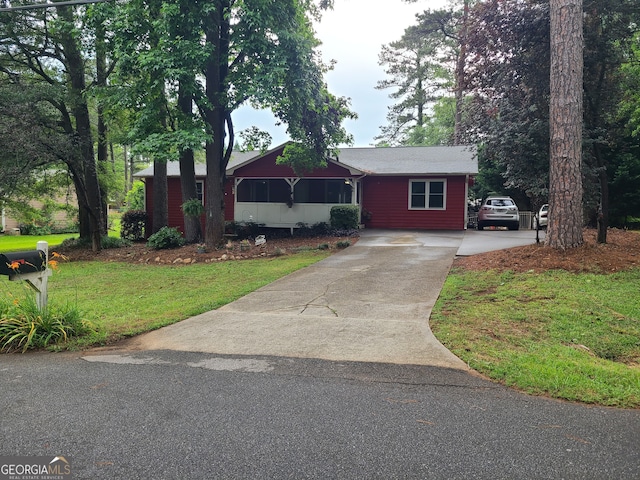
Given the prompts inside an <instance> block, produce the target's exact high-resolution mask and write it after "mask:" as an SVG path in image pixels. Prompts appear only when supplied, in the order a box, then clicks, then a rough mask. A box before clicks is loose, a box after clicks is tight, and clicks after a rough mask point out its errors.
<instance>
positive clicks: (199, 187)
mask: <svg viewBox="0 0 640 480" xmlns="http://www.w3.org/2000/svg"><path fill="white" fill-rule="evenodd" d="M196 195H197V196H198V200H200V201H201V202H202V204H203V205H204V182H203V181H202V180H196Z"/></svg>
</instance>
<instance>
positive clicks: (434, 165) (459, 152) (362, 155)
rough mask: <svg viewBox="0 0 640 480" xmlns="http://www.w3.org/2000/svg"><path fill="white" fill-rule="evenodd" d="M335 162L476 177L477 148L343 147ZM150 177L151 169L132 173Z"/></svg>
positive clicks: (387, 171)
mask: <svg viewBox="0 0 640 480" xmlns="http://www.w3.org/2000/svg"><path fill="white" fill-rule="evenodd" d="M260 156H261V155H260V153H259V152H234V153H233V154H232V156H231V159H230V160H229V167H228V169H233V168H234V167H237V166H239V165H241V164H244V163H247V162H249V161H250V160H252V159H254V158H258V157H260ZM338 162H339V163H342V164H344V165H345V166H347V167H352V168H355V169H357V170H360V171H361V172H363V173H365V174H368V175H451V174H453V175H467V174H469V175H475V174H477V173H478V159H477V156H476V148H475V147H472V146H458V147H386V148H374V147H370V148H342V149H340V150H339V153H338ZM206 173H207V169H206V165H205V164H203V163H197V164H196V176H198V177H204V176H206ZM135 176H136V177H139V178H142V177H152V176H153V166H151V167H149V168H146V169H144V170H142V171H140V172H138V173H136V174H135ZM167 176H169V177H178V176H180V167H179V164H178V162H169V163H168V165H167Z"/></svg>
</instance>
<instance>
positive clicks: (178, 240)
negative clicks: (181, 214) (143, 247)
mask: <svg viewBox="0 0 640 480" xmlns="http://www.w3.org/2000/svg"><path fill="white" fill-rule="evenodd" d="M184 244H185V240H184V238H183V237H182V234H181V233H180V232H179V231H178V229H177V228H173V227H162V228H161V229H160V230H158V231H157V232H156V233H154V234H153V235H151V236H150V237H149V241H148V242H147V246H148V247H151V248H153V249H155V250H163V249H166V248H177V247H181V246H183V245H184Z"/></svg>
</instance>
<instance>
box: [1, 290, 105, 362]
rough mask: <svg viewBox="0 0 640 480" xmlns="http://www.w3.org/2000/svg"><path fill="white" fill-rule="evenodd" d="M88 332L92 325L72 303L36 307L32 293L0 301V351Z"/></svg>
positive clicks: (40, 345) (41, 345)
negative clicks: (70, 304) (23, 296)
mask: <svg viewBox="0 0 640 480" xmlns="http://www.w3.org/2000/svg"><path fill="white" fill-rule="evenodd" d="M91 332H93V329H92V328H91V325H90V324H89V323H88V322H86V321H85V320H83V319H82V316H81V314H80V311H79V310H78V308H77V307H75V306H69V305H67V306H66V307H62V308H52V307H51V306H48V307H47V308H45V309H43V310H39V309H38V306H37V305H36V302H35V299H34V298H33V296H27V297H26V298H25V299H24V300H20V301H18V300H15V301H14V302H13V303H12V304H8V303H6V302H2V304H0V351H6V352H10V351H13V350H22V352H26V351H27V350H28V349H30V348H44V347H47V346H50V345H57V344H60V343H62V342H64V341H66V340H67V339H68V338H71V337H75V336H80V335H85V334H88V333H91Z"/></svg>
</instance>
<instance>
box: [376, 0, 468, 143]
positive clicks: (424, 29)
mask: <svg viewBox="0 0 640 480" xmlns="http://www.w3.org/2000/svg"><path fill="white" fill-rule="evenodd" d="M468 6H469V1H468V0H465V1H464V2H462V5H461V7H462V8H458V6H456V5H455V4H452V5H451V6H450V7H448V8H445V9H441V10H427V11H425V12H424V13H422V14H420V15H418V16H417V24H416V25H413V26H410V27H408V28H407V29H406V30H405V33H404V35H403V36H402V38H401V39H400V40H399V41H396V42H392V43H390V44H389V45H385V46H383V49H382V52H381V53H380V61H379V63H380V64H381V65H386V73H387V74H388V75H389V78H388V79H385V80H382V81H380V82H378V85H377V87H376V88H379V89H386V88H394V89H395V91H394V92H393V93H391V94H390V95H389V96H390V97H391V98H392V99H394V100H397V102H396V103H395V104H393V105H392V106H391V107H390V108H389V112H388V114H387V120H388V124H387V125H386V126H384V127H382V133H381V135H380V136H378V137H376V138H377V139H378V140H380V141H381V142H382V143H384V144H386V145H393V144H396V145H397V144H401V145H434V144H451V143H460V142H461V140H462V137H461V135H460V132H459V130H460V128H459V124H460V122H461V107H462V104H463V101H464V92H465V90H466V87H465V81H464V62H465V58H466V31H467V17H468ZM451 92H453V93H454V96H453V97H452V96H451ZM447 98H453V99H454V100H453V102H452V103H451V102H449V101H448V100H446V99H447ZM451 106H453V107H454V111H453V117H452V118H453V121H451V117H450V113H451V112H450V110H449V108H450V107H451ZM445 107H446V108H445ZM430 112H432V113H431V114H430ZM450 122H451V123H452V125H453V130H452V131H451V132H449V130H448V129H449V127H447V129H445V130H443V129H442V128H441V127H442V126H443V125H444V124H448V123H450ZM445 135H447V136H445Z"/></svg>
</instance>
